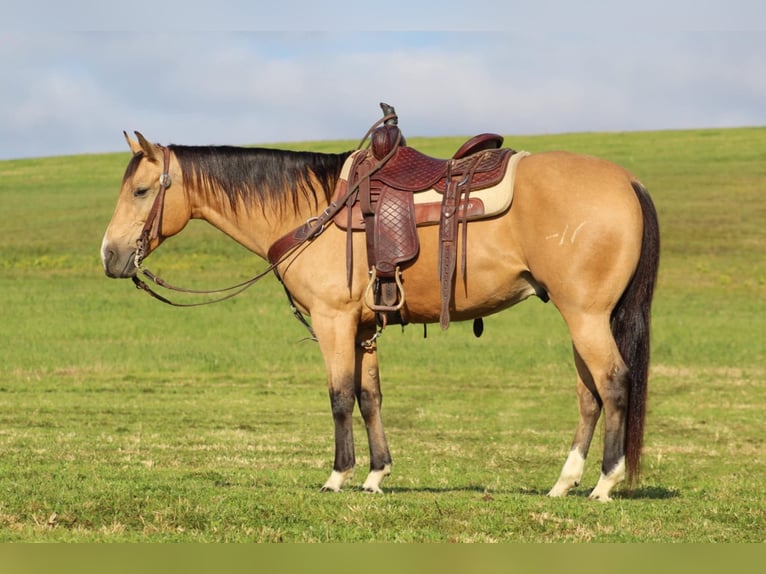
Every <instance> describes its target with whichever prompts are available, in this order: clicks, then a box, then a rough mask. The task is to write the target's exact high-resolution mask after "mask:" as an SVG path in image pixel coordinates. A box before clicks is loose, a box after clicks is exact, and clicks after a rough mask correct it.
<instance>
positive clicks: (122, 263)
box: [101, 246, 137, 279]
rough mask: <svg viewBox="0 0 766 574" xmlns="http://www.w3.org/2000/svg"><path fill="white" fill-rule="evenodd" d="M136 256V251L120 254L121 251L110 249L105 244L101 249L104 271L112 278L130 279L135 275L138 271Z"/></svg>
mask: <svg viewBox="0 0 766 574" xmlns="http://www.w3.org/2000/svg"><path fill="white" fill-rule="evenodd" d="M135 258H136V252H135V251H131V252H129V253H126V254H124V255H120V253H118V252H117V251H114V250H112V249H109V248H108V247H107V246H104V247H103V248H102V250H101V261H102V263H103V264H104V273H106V276H107V277H111V278H112V279H128V278H130V277H133V276H135V274H136V271H137V269H136V264H135Z"/></svg>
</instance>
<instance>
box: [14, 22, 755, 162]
mask: <svg viewBox="0 0 766 574" xmlns="http://www.w3.org/2000/svg"><path fill="white" fill-rule="evenodd" d="M764 59H766V36H764V35H763V34H758V33H737V34H734V33H718V32H706V33H696V34H689V33H662V32H654V33H648V32H641V33H638V32H634V31H630V33H628V32H625V31H623V30H612V31H609V32H601V33H600V34H593V33H581V32H566V33H564V32H561V33H552V34H543V33H511V32H502V33H447V32H441V33H381V32H369V33H365V32H357V33H334V32H323V33H299V32H291V33H244V32H199V33H191V32H168V33H154V32H143V33H134V32H93V33H35V34H27V33H24V34H21V33H18V34H6V35H1V36H0V73H2V75H3V77H4V78H6V79H9V80H7V81H4V82H3V84H2V85H0V128H1V130H2V137H1V138H0V158H8V157H24V156H37V155H55V154H67V153H81V152H98V151H110V150H115V149H116V150H119V149H122V146H123V143H124V142H123V140H122V135H121V131H122V130H124V129H125V130H134V129H138V130H140V131H142V132H144V133H145V134H146V135H147V136H148V137H150V138H152V139H154V140H156V141H161V142H165V143H170V142H173V143H189V144H192V143H200V144H208V143H211V144H222V143H231V144H247V143H266V142H276V141H296V140H305V139H330V138H348V139H355V138H357V137H359V136H361V134H362V133H363V132H364V130H366V129H367V127H368V126H369V125H370V124H371V123H372V121H374V120H375V119H377V117H378V115H379V109H378V107H377V103H378V102H379V101H381V100H383V101H388V102H389V103H391V104H393V105H395V106H396V108H397V111H398V112H399V115H400V118H401V125H402V128H403V130H404V131H405V134H408V135H410V136H414V135H470V134H472V133H477V132H480V131H499V132H502V133H507V134H529V133H540V132H564V131H581V130H632V129H661V128H682V127H690V128H694V127H712V126H722V125H753V124H757V125H766V108H765V107H764V106H763V104H762V102H763V101H766V76H764V75H763V74H762V73H761V68H762V64H761V62H762V61H763V60H764Z"/></svg>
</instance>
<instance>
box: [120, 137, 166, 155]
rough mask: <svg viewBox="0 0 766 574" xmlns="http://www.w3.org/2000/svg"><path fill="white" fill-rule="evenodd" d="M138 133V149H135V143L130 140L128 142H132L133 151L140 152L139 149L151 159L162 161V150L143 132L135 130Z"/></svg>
mask: <svg viewBox="0 0 766 574" xmlns="http://www.w3.org/2000/svg"><path fill="white" fill-rule="evenodd" d="M133 133H135V134H136V137H137V138H138V146H137V150H136V149H133V144H132V143H131V142H130V140H128V143H129V144H130V149H133V153H138V152H139V151H141V152H144V155H145V156H146V158H147V159H148V160H149V161H160V160H161V159H162V153H161V152H160V148H159V147H157V145H155V144H153V143H151V142H150V141H149V140H147V139H146V138H145V137H144V136H143V135H142V134H141V132H133Z"/></svg>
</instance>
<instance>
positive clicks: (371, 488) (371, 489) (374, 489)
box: [362, 486, 383, 494]
mask: <svg viewBox="0 0 766 574" xmlns="http://www.w3.org/2000/svg"><path fill="white" fill-rule="evenodd" d="M362 492H369V493H370V494H383V491H382V490H381V488H380V487H379V486H363V487H362Z"/></svg>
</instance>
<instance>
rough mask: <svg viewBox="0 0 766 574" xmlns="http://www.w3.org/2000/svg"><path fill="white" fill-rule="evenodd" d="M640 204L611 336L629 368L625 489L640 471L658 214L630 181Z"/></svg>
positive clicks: (640, 188) (643, 191) (657, 252)
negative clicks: (633, 257) (637, 243)
mask: <svg viewBox="0 0 766 574" xmlns="http://www.w3.org/2000/svg"><path fill="white" fill-rule="evenodd" d="M633 190H634V191H635V192H636V197H638V201H639V203H640V204H641V211H642V212H643V218H644V233H643V240H642V243H641V256H640V258H639V260H638V266H637V267H636V272H635V273H634V274H633V278H632V279H631V281H630V283H629V284H628V287H627V289H625V292H624V293H623V294H622V297H621V298H620V301H619V302H618V303H617V306H616V307H615V308H614V311H612V334H613V335H614V338H615V341H616V342H617V348H618V349H619V350H620V354H621V355H622V358H623V360H624V361H625V363H626V365H627V367H628V388H629V392H630V398H629V400H628V412H627V429H626V436H625V469H626V474H627V482H628V486H632V485H633V484H635V483H636V482H637V481H638V479H639V476H640V472H641V468H640V465H641V449H642V447H643V442H644V415H645V413H646V395H647V382H648V379H649V354H650V353H649V346H650V341H649V331H650V319H651V307H652V297H653V295H654V286H655V284H656V282H657V271H658V268H659V263H660V229H659V223H658V221H657V211H656V209H655V208H654V203H653V202H652V199H651V197H649V193H648V192H647V190H646V188H645V187H644V186H643V185H641V184H640V183H639V182H637V181H634V182H633Z"/></svg>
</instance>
